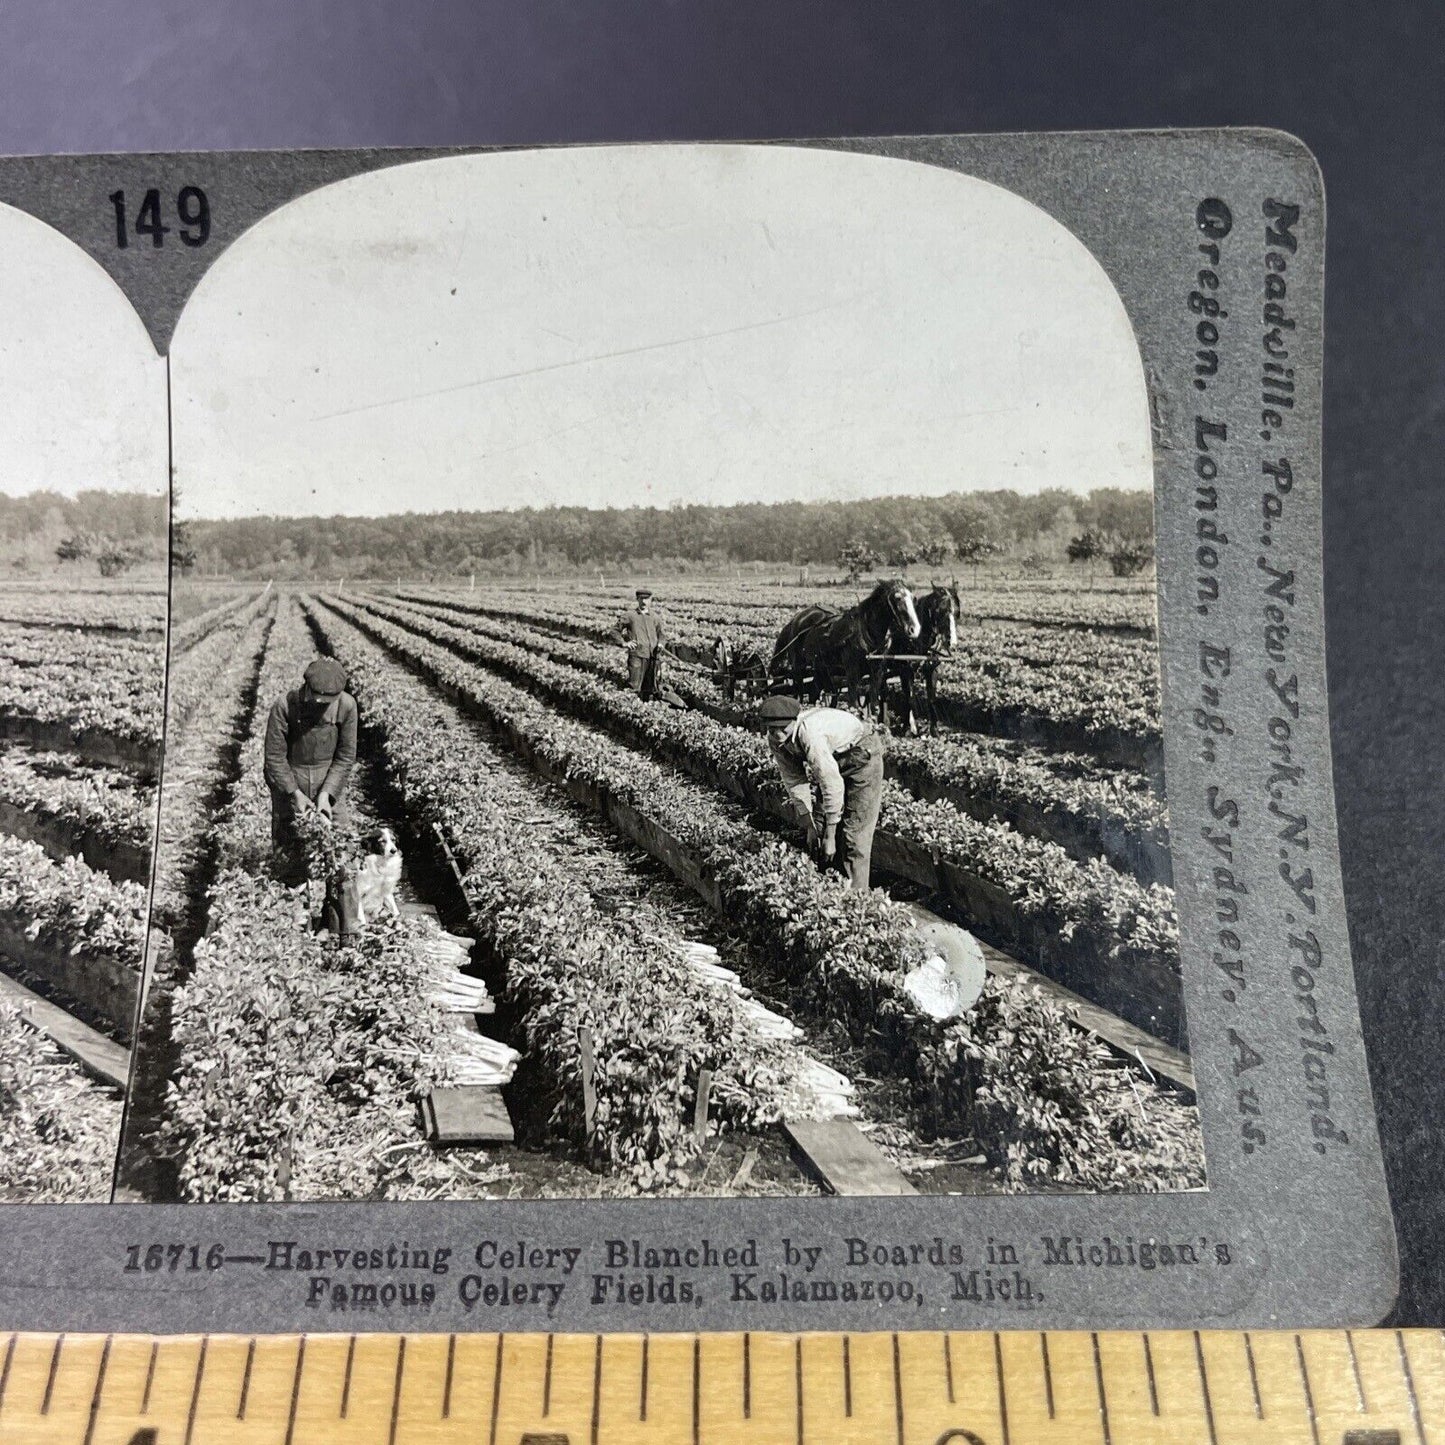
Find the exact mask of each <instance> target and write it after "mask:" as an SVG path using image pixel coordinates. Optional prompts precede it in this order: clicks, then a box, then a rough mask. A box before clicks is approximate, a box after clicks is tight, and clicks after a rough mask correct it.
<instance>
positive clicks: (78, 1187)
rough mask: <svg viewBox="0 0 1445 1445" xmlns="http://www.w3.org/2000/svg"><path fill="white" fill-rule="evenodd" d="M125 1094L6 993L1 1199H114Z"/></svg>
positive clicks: (1, 1007)
mask: <svg viewBox="0 0 1445 1445" xmlns="http://www.w3.org/2000/svg"><path fill="white" fill-rule="evenodd" d="M120 1116H121V1101H120V1098H119V1096H118V1095H117V1094H116V1092H115V1090H113V1089H109V1088H106V1087H104V1086H102V1085H100V1084H96V1083H93V1082H92V1081H91V1080H90V1079H89V1078H87V1076H86V1074H85V1073H84V1071H83V1070H82V1069H81V1068H80V1066H79V1065H78V1064H76V1063H74V1062H73V1061H72V1060H70V1059H68V1058H66V1057H65V1056H64V1055H63V1054H62V1053H61V1052H60V1050H59V1049H58V1048H56V1047H55V1045H54V1044H53V1043H51V1042H50V1040H49V1039H48V1038H46V1037H45V1035H44V1034H42V1033H41V1032H40V1031H39V1030H38V1029H36V1028H34V1027H33V1026H32V1025H31V1024H30V1023H29V1022H28V1021H27V1020H26V1018H25V1017H24V1015H23V1013H22V1011H21V1009H20V1008H18V1007H17V1006H16V1005H15V1004H14V1003H13V1002H12V1001H11V1000H10V999H9V998H8V997H5V996H3V995H0V1203H7V1204H8V1203H16V1204H100V1203H104V1202H105V1201H106V1200H108V1199H109V1198H110V1182H111V1170H112V1167H113V1164H114V1159H115V1143H116V1139H117V1138H118V1137H119V1135H120Z"/></svg>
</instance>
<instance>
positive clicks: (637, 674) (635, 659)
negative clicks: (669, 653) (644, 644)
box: [627, 651, 687, 707]
mask: <svg viewBox="0 0 1445 1445" xmlns="http://www.w3.org/2000/svg"><path fill="white" fill-rule="evenodd" d="M627 685H628V687H630V688H631V689H632V690H633V692H635V693H636V694H637V695H638V697H640V698H641V699H642V700H643V702H651V701H652V699H653V698H655V697H660V698H661V699H662V700H663V701H664V702H665V703H669V704H670V705H671V706H673V707H686V706H687V704H686V703H685V702H683V700H682V699H681V698H680V697H679V696H678V695H677V694H676V693H675V692H674V691H673V690H672V689H671V688H670V687H668V685H667V684H666V683H665V682H663V680H662V654H661V653H660V652H640V651H638V652H629V653H628V654H627Z"/></svg>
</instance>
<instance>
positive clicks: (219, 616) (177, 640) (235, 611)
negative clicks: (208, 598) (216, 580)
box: [170, 590, 269, 661]
mask: <svg viewBox="0 0 1445 1445" xmlns="http://www.w3.org/2000/svg"><path fill="white" fill-rule="evenodd" d="M268 595H269V593H268V591H267V590H262V591H260V592H251V591H247V592H242V593H239V594H237V595H234V596H229V597H227V598H226V599H225V600H224V601H222V602H219V603H217V604H216V605H215V606H213V607H208V608H207V609H206V610H205V611H203V612H197V613H195V614H194V615H192V616H190V617H188V618H187V619H186V621H184V622H179V623H176V624H175V625H174V626H173V627H172V628H171V631H170V654H171V659H172V661H174V660H175V658H176V657H177V656H179V655H180V654H181V653H183V652H188V651H189V650H190V649H191V648H193V647H194V646H195V645H196V644H197V643H198V642H201V641H203V640H204V639H205V638H207V637H209V636H210V635H211V634H212V633H213V632H214V631H215V630H216V629H217V628H218V627H221V626H223V625H230V626H236V625H239V624H242V623H244V622H245V621H247V620H248V619H249V618H250V617H251V616H253V615H254V614H255V613H256V612H259V611H260V610H261V609H262V608H263V607H265V605H266V602H267V598H268Z"/></svg>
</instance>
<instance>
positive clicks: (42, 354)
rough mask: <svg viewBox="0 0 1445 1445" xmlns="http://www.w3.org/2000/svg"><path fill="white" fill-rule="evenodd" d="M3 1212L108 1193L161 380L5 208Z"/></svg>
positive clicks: (125, 333)
mask: <svg viewBox="0 0 1445 1445" xmlns="http://www.w3.org/2000/svg"><path fill="white" fill-rule="evenodd" d="M0 247H3V249H4V252H5V255H6V258H7V259H6V263H5V266H4V267H3V268H0V311H3V314H4V316H5V327H4V339H3V342H0V395H3V396H4V398H5V405H4V408H3V419H0V1201H3V1202H5V1203H16V1204H27V1203H103V1202H105V1201H107V1200H109V1199H110V1197H111V1187H112V1177H113V1174H114V1169H115V1160H116V1150H117V1147H118V1144H119V1139H120V1125H121V1109H122V1101H123V1094H124V1091H125V1088H126V1081H127V1078H128V1075H129V1070H130V1055H131V1044H132V1038H133V1031H134V1025H135V1014H136V1009H137V1006H138V1003H139V995H140V982H141V972H142V968H141V959H142V946H143V943H144V938H145V928H146V890H147V887H148V885H149V882H150V869H151V845H152V840H153V836H154V831H155V808H156V788H155V784H156V775H157V772H158V770H159V766H160V745H161V707H162V682H163V677H164V672H165V628H166V589H167V576H166V571H167V560H166V559H167V550H166V525H167V491H166V447H167V433H166V387H165V366H164V362H163V360H162V359H161V358H160V357H158V356H157V355H156V353H155V349H154V347H153V346H152V345H151V342H150V339H149V337H148V336H147V335H146V331H145V328H144V326H143V325H142V324H141V321H140V318H139V317H138V316H137V315H136V313H135V311H134V309H133V308H132V306H131V304H130V302H129V300H128V299H127V298H126V296H125V295H124V293H123V292H122V291H121V290H120V288H119V287H117V286H116V284H115V283H114V281H112V280H111V279H110V277H108V276H107V275H106V274H105V273H104V272H103V271H102V270H101V268H100V267H99V266H97V265H96V264H95V262H94V261H93V260H91V259H90V258H89V257H88V256H86V255H85V254H84V253H83V252H82V251H81V250H80V248H79V247H77V246H76V245H75V244H74V243H73V242H71V241H69V240H67V239H66V238H65V237H64V236H62V235H60V234H59V233H58V232H56V231H54V230H52V229H51V228H50V227H48V226H45V225H43V224H41V223H40V222H39V221H37V220H35V219H33V218H32V217H30V216H28V215H25V214H24V213H23V212H21V211H18V210H14V209H12V208H10V207H8V206H0Z"/></svg>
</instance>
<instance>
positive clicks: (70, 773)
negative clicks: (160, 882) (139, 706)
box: [0, 747, 155, 883]
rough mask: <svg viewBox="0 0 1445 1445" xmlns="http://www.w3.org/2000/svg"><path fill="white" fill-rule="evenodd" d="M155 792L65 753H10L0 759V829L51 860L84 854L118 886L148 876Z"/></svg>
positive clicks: (26, 751) (142, 881) (21, 751)
mask: <svg viewBox="0 0 1445 1445" xmlns="http://www.w3.org/2000/svg"><path fill="white" fill-rule="evenodd" d="M154 815H155V792H154V790H153V789H150V788H137V787H136V784H135V780H134V779H133V778H132V777H131V776H130V775H129V774H126V773H121V772H117V771H115V770H113V769H109V768H103V767H86V766H84V765H82V764H80V763H79V762H77V761H76V760H75V759H73V758H69V757H67V756H66V755H65V754H64V753H53V752H31V751H29V750H27V749H24V748H18V747H11V748H10V749H9V750H8V751H6V752H5V753H4V754H3V755H0V830H3V831H4V832H7V833H11V834H14V835H15V836H16V837H21V838H28V839H30V840H31V841H32V842H35V843H39V844H40V845H41V846H42V847H43V848H44V849H45V850H46V852H47V853H49V854H50V856H51V857H53V858H57V859H59V858H68V857H71V856H73V855H75V854H79V855H81V856H82V857H83V858H84V859H85V861H86V863H87V864H88V865H89V866H90V867H91V868H93V869H97V870H100V871H103V872H106V873H109V874H110V876H111V877H112V878H114V879H116V880H118V881H126V880H129V881H131V882H136V883H145V882H147V881H149V877H150V848H151V833H152V829H153V826H154V822H155V816H154Z"/></svg>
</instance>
